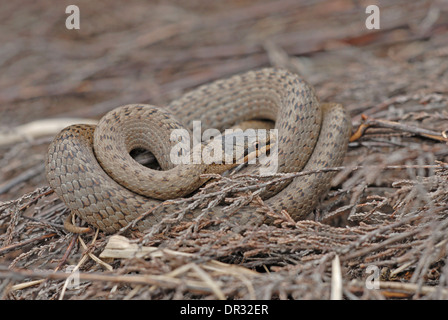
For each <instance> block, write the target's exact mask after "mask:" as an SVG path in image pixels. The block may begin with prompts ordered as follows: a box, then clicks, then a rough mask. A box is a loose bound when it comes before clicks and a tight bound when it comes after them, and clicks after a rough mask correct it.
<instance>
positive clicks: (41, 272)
mask: <svg viewBox="0 0 448 320" xmlns="http://www.w3.org/2000/svg"><path fill="white" fill-rule="evenodd" d="M378 3H379V2H378ZM70 4H71V3H68V2H67V1H58V2H57V3H56V2H54V1H49V0H47V1H30V0H28V1H27V0H21V1H10V2H8V3H5V4H2V10H1V12H0V20H1V21H2V24H1V25H0V40H1V43H2V46H1V47H0V74H1V75H2V76H1V77H0V297H1V298H3V299H8V300H10V299H11V300H15V299H61V298H62V299H330V298H343V299H446V298H448V264H447V262H448V260H447V259H448V253H447V249H448V188H447V187H446V186H447V183H448V182H447V179H448V164H447V163H448V145H447V143H446V142H447V141H448V139H447V131H446V130H447V129H448V125H447V124H448V5H447V2H446V1H427V0H425V1H423V0H417V1H407V0H394V1H387V3H386V1H381V3H379V4H378V7H379V9H380V29H368V28H367V27H366V20H367V19H368V17H369V14H366V7H367V6H368V5H369V4H372V3H370V1H369V3H367V2H365V1H352V0H303V1H297V0H266V1H248V0H247V1H239V0H238V1H237V0H233V1H225V2H224V1H222V2H221V1H219V2H218V1H206V0H194V1H154V2H151V3H150V4H149V3H144V2H142V1H138V0H132V1H127V2H126V5H123V2H122V1H118V0H114V1H107V5H105V4H104V3H102V2H99V1H98V2H97V1H95V2H91V1H87V0H81V1H77V6H78V7H79V9H80V29H79V30H76V29H73V30H69V29H67V28H66V25H65V21H66V18H67V17H68V15H69V14H66V13H65V8H66V6H68V5H70ZM266 66H276V67H282V68H287V69H289V70H290V71H292V72H295V73H298V74H299V75H300V76H302V77H303V78H304V79H306V80H307V81H308V82H309V83H310V84H311V85H312V86H313V87H314V88H315V90H316V93H317V96H318V97H319V99H320V100H321V101H334V102H338V103H341V104H343V105H344V106H345V108H346V109H347V111H348V112H349V114H350V116H351V119H352V124H353V132H355V130H357V129H358V128H359V127H360V125H363V128H368V129H366V130H365V131H364V132H363V134H362V135H361V136H360V137H357V138H356V139H354V140H353V141H352V142H351V143H350V144H349V148H348V152H347V155H346V159H345V161H344V163H343V167H341V168H339V169H338V174H337V176H336V178H335V179H334V181H333V184H332V189H331V191H330V193H329V194H328V195H327V196H325V198H324V199H322V203H321V204H320V205H319V207H318V208H317V209H316V211H315V212H314V213H313V214H312V215H310V217H308V219H306V220H303V221H298V222H295V221H291V219H289V217H288V215H287V214H285V213H272V214H274V215H275V217H276V221H275V223H274V224H272V225H262V226H261V227H259V228H253V227H250V226H241V228H239V229H238V231H235V230H233V229H231V228H221V229H218V230H208V229H207V228H203V226H204V225H206V224H207V221H194V222H182V223H176V224H173V223H167V224H166V225H163V226H161V227H160V228H158V229H157V230H153V231H152V232H150V233H147V234H130V235H129V234H124V235H118V236H117V235H113V236H112V235H106V234H104V233H102V232H99V233H97V234H94V233H87V234H83V235H75V234H72V233H69V232H67V231H65V229H64V228H63V222H64V220H65V217H66V216H67V214H68V212H67V209H66V207H65V205H64V204H63V203H62V202H61V201H60V200H59V199H58V198H57V196H56V195H55V194H54V193H53V192H52V190H51V189H50V188H49V186H48V183H47V181H46V178H45V172H44V171H45V169H44V162H45V155H46V151H47V148H48V145H49V143H50V142H51V140H52V138H53V136H54V134H55V132H54V130H55V129H53V128H52V127H51V126H50V124H49V122H44V121H48V120H51V121H52V122H51V124H54V123H55V122H56V124H58V123H59V124H61V123H63V121H62V120H61V119H67V118H69V119H73V118H88V119H99V118H100V117H101V116H102V115H103V114H105V113H106V112H107V111H109V110H111V109H113V108H115V107H118V106H120V105H124V104H129V103H150V104H154V105H160V106H163V105H166V104H167V103H169V102H170V101H171V100H173V99H175V98H177V97H179V96H181V95H182V94H183V93H185V92H188V91H189V90H191V89H193V88H195V87H197V86H199V85H201V84H205V83H208V82H210V81H213V80H215V79H219V78H223V77H227V76H230V75H233V74H236V73H240V72H244V71H247V70H252V69H256V68H261V67H266ZM35 121H37V122H35ZM30 123H31V124H33V123H34V124H36V125H37V128H38V129H36V130H31V129H30ZM39 125H40V126H39ZM246 196H250V194H247V195H246ZM229 197H232V195H231V194H229ZM209 200H210V201H211V200H213V199H209ZM123 236H126V237H123ZM113 245H115V246H119V247H121V248H122V249H121V251H120V252H121V253H117V252H116V250H115V251H114V250H110V248H111V246H113ZM378 280H380V281H378ZM73 281H75V282H76V285H73ZM373 288H374V289H373Z"/></svg>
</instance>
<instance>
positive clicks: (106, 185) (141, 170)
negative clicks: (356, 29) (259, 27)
mask: <svg viewBox="0 0 448 320" xmlns="http://www.w3.org/2000/svg"><path fill="white" fill-rule="evenodd" d="M156 109H157V108H156V107H154V106H148V105H128V106H124V107H120V108H117V109H115V110H113V111H111V112H110V113H109V114H108V115H107V116H106V117H105V118H103V119H102V120H101V121H100V123H99V125H98V127H97V128H96V127H95V126H92V125H73V126H70V127H68V128H66V129H64V130H62V131H61V132H60V133H59V134H58V135H57V136H56V137H55V138H54V140H53V142H52V143H51V144H50V146H49V150H48V154H47V161H46V176H47V180H48V182H49V184H50V186H51V187H52V188H53V189H54V190H55V192H56V194H57V195H58V196H59V197H60V198H61V199H62V200H63V201H64V202H65V204H66V205H67V207H68V208H69V209H71V211H72V212H74V213H76V214H77V215H78V216H79V217H81V219H83V220H85V221H87V222H88V223H89V224H91V225H93V226H95V227H97V228H99V229H101V230H104V231H106V232H108V233H113V232H116V231H117V230H119V229H120V228H122V227H124V226H126V225H128V224H129V223H130V222H132V221H133V220H134V219H136V218H137V217H139V216H140V215H142V214H143V213H145V212H148V211H151V210H152V211H151V214H150V215H148V216H147V217H145V219H144V220H142V221H140V222H139V223H138V224H137V228H138V229H139V230H146V229H148V228H151V227H152V226H153V225H154V224H156V223H158V222H160V221H161V220H162V219H163V218H164V217H165V216H166V215H167V214H169V213H172V212H174V211H176V210H181V209H182V205H181V204H178V203H177V204H176V203H170V204H167V205H160V204H161V202H162V200H159V199H163V197H164V195H162V193H170V192H171V190H174V191H173V194H171V193H170V196H171V197H173V196H174V197H175V196H176V194H177V192H178V191H181V192H182V191H184V192H183V195H185V194H188V193H190V192H191V190H190V189H188V190H187V191H185V190H184V189H185V188H186V187H184V186H185V185H186V184H187V182H188V181H189V180H191V179H192V172H195V174H196V173H197V172H198V171H200V170H202V169H200V168H199V167H200V166H199V167H198V166H197V167H194V168H193V169H192V167H190V168H186V167H183V166H177V167H176V166H174V165H172V164H170V162H169V161H168V158H167V157H166V154H167V152H168V149H169V148H168V147H167V144H166V141H167V140H166V137H164V134H161V133H160V131H154V132H153V131H152V130H154V129H152V128H154V126H156V127H159V129H163V130H164V131H163V132H166V134H167V133H168V132H170V130H172V129H173V128H179V127H185V128H190V129H191V128H192V124H193V121H195V120H196V121H201V126H202V129H207V128H216V129H218V130H224V129H225V128H228V127H230V126H232V125H235V124H236V123H238V122H242V121H247V120H252V119H267V120H271V121H275V128H276V129H278V137H279V139H278V141H277V143H278V172H297V171H301V170H314V169H320V168H325V167H333V166H340V165H341V163H342V161H343V158H344V156H345V152H346V150H347V144H348V138H349V135H350V131H351V123H350V120H349V117H348V115H347V113H346V111H345V110H344V108H343V107H342V106H341V105H338V104H320V103H319V102H318V99H317V97H316V96H315V94H314V90H313V89H312V87H311V86H309V85H308V84H307V83H306V82H305V81H304V80H302V79H301V78H300V77H299V76H297V75H296V74H293V73H291V72H289V71H286V70H283V69H274V68H267V69H260V70H255V71H249V72H246V73H244V74H239V75H235V76H232V77H230V78H227V79H223V80H217V81H215V82H212V83H210V84H207V85H203V86H201V87H199V88H197V89H195V90H193V91H191V92H189V93H187V94H185V95H184V96H182V97H181V98H180V99H178V100H175V101H173V102H172V103H171V104H169V105H168V106H167V107H166V108H164V111H162V112H159V111H155V110H156ZM103 124H104V125H105V127H104V128H105V129H103ZM106 125H108V127H107V126H106ZM117 141H118V142H117ZM119 141H121V143H120V142H119ZM153 144H155V145H157V147H154V146H153ZM94 145H95V146H94ZM117 145H121V147H117ZM139 146H140V147H141V146H143V147H144V148H146V149H148V150H150V151H151V152H152V153H153V154H154V155H155V156H156V158H157V160H158V162H159V163H160V165H161V166H162V169H164V170H165V171H156V170H150V169H148V168H145V167H143V166H142V165H140V164H138V163H136V162H135V161H134V160H133V159H132V158H131V157H130V156H129V151H130V149H132V148H135V147H139ZM97 158H98V159H101V160H100V161H98V160H97ZM100 163H101V165H100ZM102 166H103V167H107V169H103V167H102ZM108 166H109V167H108ZM249 167H250V166H249ZM247 170H250V169H247ZM170 172H171V174H172V175H174V178H175V179H174V180H173V179H165V178H164V176H163V175H164V174H166V173H170ZM108 173H109V174H110V173H112V175H114V176H115V177H114V178H112V177H111V176H110V175H109V174H108ZM117 176H118V178H117ZM333 176H334V174H333V173H318V174H311V175H305V176H300V177H296V178H294V179H292V181H290V183H289V184H288V185H286V186H284V187H283V188H282V190H281V191H279V192H278V193H277V194H275V195H273V196H271V197H269V198H267V199H265V201H264V202H265V204H266V205H268V206H269V207H270V208H271V209H272V210H274V211H277V212H280V211H281V210H286V211H287V212H288V213H289V214H290V216H291V217H292V218H293V219H295V220H299V219H303V218H304V217H306V215H307V214H308V213H310V212H311V211H312V210H313V209H314V208H315V207H316V205H317V203H318V202H319V200H320V198H321V196H322V194H324V193H326V192H328V190H329V186H330V181H331V179H332V177H333ZM154 177H156V178H157V179H159V180H156V181H157V182H154V180H153V178H154ZM114 179H115V180H114ZM128 179H130V180H133V182H132V183H129V182H128V181H129V180H128ZM117 181H118V182H117ZM165 181H170V182H167V183H164V182H165ZM131 185H134V187H137V189H141V190H135V188H134V187H132V186H131ZM131 189H134V190H135V191H131ZM148 189H153V191H154V192H156V193H157V192H159V193H160V197H158V196H152V195H150V196H147V195H146V196H145V195H142V194H139V193H141V192H142V191H143V192H145V190H148ZM156 198H159V199H156ZM197 211H198V209H196V212H193V216H194V215H195V214H198V213H197ZM214 211H215V212H219V207H217V208H215V210H214ZM237 216H239V217H240V218H241V219H242V223H247V222H248V221H250V220H251V219H252V220H256V219H257V220H258V222H257V223H259V222H260V221H261V222H262V221H263V220H265V218H264V217H260V216H259V214H256V213H255V210H254V208H247V207H245V208H242V209H240V210H239V212H238V213H237ZM243 220H244V221H243Z"/></svg>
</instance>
